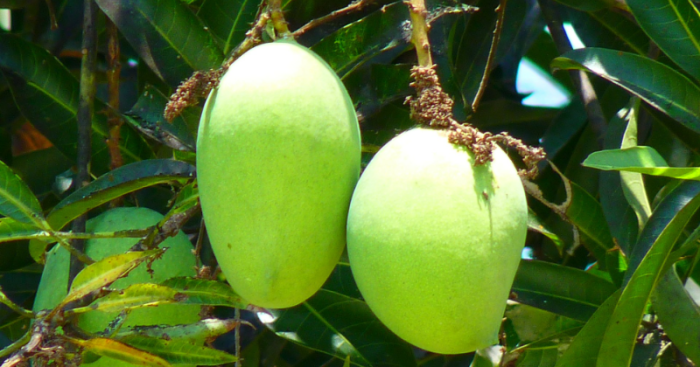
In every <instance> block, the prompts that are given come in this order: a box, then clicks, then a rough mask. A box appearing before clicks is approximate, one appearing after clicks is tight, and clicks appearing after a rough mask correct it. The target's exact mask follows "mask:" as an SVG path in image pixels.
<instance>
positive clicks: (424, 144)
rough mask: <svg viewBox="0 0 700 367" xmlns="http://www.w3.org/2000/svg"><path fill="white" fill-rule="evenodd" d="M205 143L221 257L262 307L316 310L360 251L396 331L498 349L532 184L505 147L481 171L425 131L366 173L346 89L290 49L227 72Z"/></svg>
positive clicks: (367, 282)
mask: <svg viewBox="0 0 700 367" xmlns="http://www.w3.org/2000/svg"><path fill="white" fill-rule="evenodd" d="M197 149H198V151H197V170H198V183H199V189H200V197H201V203H202V210H203V214H204V218H205V221H206V225H207V231H208V233H209V237H210V240H211V244H212V247H213V249H214V253H215V255H216V257H217V259H218V262H219V264H220V266H221V268H222V270H223V272H224V274H225V275H226V278H227V280H228V282H229V283H230V284H231V286H232V287H233V289H234V290H235V291H236V292H237V293H238V294H240V295H241V296H242V297H243V298H245V299H246V300H248V301H249V302H251V303H252V304H255V305H258V306H261V307H268V308H286V307H291V306H295V305H297V304H299V303H301V302H303V301H305V300H306V299H307V298H309V297H311V296H312V295H313V294H314V293H315V292H316V291H317V290H318V289H319V288H320V287H321V286H322V285H323V283H324V282H325V280H326V279H327V278H328V276H329V274H330V273H331V271H332V270H333V268H334V267H335V265H336V263H337V262H338V259H339V258H340V256H341V254H342V252H343V249H344V247H345V245H346V243H347V248H348V256H349V259H350V267H351V269H352V272H353V275H354V277H355V280H356V282H357V285H358V287H359V289H360V291H361V293H362V296H363V297H364V298H365V300H366V302H367V304H368V305H369V307H370V308H371V309H372V311H373V312H374V313H375V314H376V316H377V317H378V318H379V319H380V320H381V321H382V322H383V323H384V324H385V325H386V326H387V327H388V328H389V329H391V330H392V331H394V332H395V333H396V334H397V335H398V336H400V337H402V338H403V339H405V340H406V341H408V342H410V343H412V344H414V345H416V346H418V347H420V348H423V349H426V350H429V351H433V352H438V353H447V354H454V353H465V352H470V351H473V350H476V349H479V348H484V347H486V346H489V345H492V344H494V343H496V342H497V334H498V331H499V328H500V324H501V318H502V316H503V311H504V308H505V305H506V299H507V297H508V294H509V290H510V287H511V285H512V282H513V278H514V276H515V272H516V269H517V266H518V262H519V259H520V254H521V250H522V248H523V245H524V242H525V234H526V230H527V203H526V200H525V194H524V191H523V187H522V184H521V181H520V178H519V176H518V174H517V172H516V169H515V168H514V166H513V164H512V162H511V161H510V159H509V158H508V156H507V155H506V154H505V153H504V152H503V151H502V150H500V149H496V151H494V156H493V158H494V159H493V161H492V162H490V163H488V164H486V165H483V166H474V156H473V154H472V153H471V152H469V151H468V150H467V149H466V148H465V147H462V146H456V145H453V144H450V143H449V142H448V139H447V133H446V132H445V131H439V130H434V129H429V128H416V129H413V130H410V131H407V132H404V133H403V134H400V135H399V136H397V137H396V138H394V139H393V140H392V141H390V142H389V143H388V144H386V145H385V146H384V147H383V148H382V149H381V150H380V151H379V152H378V153H377V154H376V156H375V157H374V158H373V160H372V161H371V163H370V164H369V165H368V167H367V168H366V170H365V171H364V173H363V174H362V176H361V178H360V155H361V142H360V129H359V125H358V121H357V117H356V115H355V110H354V107H353V104H352V101H351V99H350V97H349V96H348V93H347V91H346V90H345V88H344V86H343V84H342V82H341V80H340V79H339V78H338V77H337V75H336V74H335V72H334V71H333V70H332V69H331V67H330V66H329V65H328V64H326V63H325V62H324V60H322V59H321V58H320V57H319V56H318V55H316V54H314V53H313V52H311V51H310V50H308V49H306V48H304V47H302V46H300V45H298V44H296V43H294V42H290V41H278V42H274V43H269V44H264V45H261V46H258V47H256V48H254V49H252V50H251V51H249V52H247V53H246V54H244V55H243V56H242V57H241V58H240V59H238V60H237V61H236V62H235V63H234V64H233V65H232V66H231V67H230V69H229V70H228V71H227V72H226V74H225V75H224V77H223V79H222V80H221V82H220V84H219V87H218V89H216V90H215V91H213V92H212V94H211V95H210V96H209V98H208V100H207V103H206V105H205V107H204V111H203V113H202V117H201V121H200V126H199V135H198V141H197ZM358 178H359V182H358Z"/></svg>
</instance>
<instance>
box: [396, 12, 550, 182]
mask: <svg viewBox="0 0 700 367" xmlns="http://www.w3.org/2000/svg"><path fill="white" fill-rule="evenodd" d="M501 1H502V3H501V5H503V2H504V0H501ZM405 3H406V5H407V6H408V9H409V11H410V13H411V24H412V25H413V34H412V36H411V40H412V42H413V44H414V45H415V48H416V54H417V56H418V62H419V66H416V67H414V68H413V69H412V70H411V78H413V80H414V82H413V83H411V86H412V87H413V88H415V89H416V91H417V92H418V96H417V97H413V96H409V97H408V98H406V103H408V104H410V106H411V118H412V119H414V120H416V122H418V123H420V124H423V125H428V126H434V127H443V128H447V129H449V130H450V134H449V137H448V139H449V141H450V143H453V144H459V145H464V146H466V147H467V148H469V150H470V151H472V152H473V153H474V164H475V165H481V164H485V163H486V162H489V161H491V160H492V159H493V157H492V154H491V152H492V151H493V150H494V149H495V148H496V143H501V144H505V145H508V146H511V147H514V148H516V149H517V151H518V154H520V156H521V157H523V162H524V163H525V165H526V166H527V169H526V170H519V172H518V173H519V174H520V175H521V176H523V177H535V176H536V175H537V163H538V162H539V161H541V160H543V159H544V158H545V153H544V150H543V149H542V148H533V147H529V146H527V145H525V144H524V143H523V142H522V141H521V140H519V139H515V138H513V137H512V136H510V135H508V133H505V132H504V133H500V134H491V133H488V132H486V133H482V132H481V131H479V129H477V128H475V127H474V126H472V125H470V124H466V123H465V124H460V123H459V122H457V120H455V119H454V116H453V115H452V107H453V106H454V101H453V100H452V98H451V97H450V96H449V95H448V94H447V93H445V92H444V91H443V90H442V87H441V86H440V80H439V78H438V75H437V72H436V71H435V66H436V65H433V63H432V58H431V56H430V41H429V39H428V28H429V27H428V25H427V23H426V21H425V18H426V15H427V12H426V11H425V2H424V0H411V1H410V3H409V2H405ZM503 9H505V8H503ZM496 42H497V41H496ZM492 47H495V46H493V45H492Z"/></svg>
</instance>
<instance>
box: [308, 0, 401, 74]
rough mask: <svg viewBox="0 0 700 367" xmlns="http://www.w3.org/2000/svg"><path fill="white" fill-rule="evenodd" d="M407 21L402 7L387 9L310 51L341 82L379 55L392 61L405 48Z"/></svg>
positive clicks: (338, 32) (399, 5) (333, 36)
mask: <svg viewBox="0 0 700 367" xmlns="http://www.w3.org/2000/svg"><path fill="white" fill-rule="evenodd" d="M408 19H409V15H408V9H407V8H406V5H404V4H402V3H394V4H391V5H387V6H385V7H383V8H382V9H380V10H377V11H375V12H373V13H372V14H370V15H368V16H366V17H364V18H362V19H360V20H358V21H356V22H353V23H350V24H348V25H347V26H345V27H343V28H341V29H339V30H338V31H336V32H334V33H333V34H331V35H330V36H328V37H326V38H324V39H322V40H321V41H319V42H318V43H317V44H315V45H313V46H312V47H311V50H313V51H314V52H316V53H317V54H318V55H319V56H321V57H322V58H323V59H324V60H326V62H327V63H328V65H330V66H331V68H333V70H335V71H336V73H338V76H339V77H340V78H341V79H343V78H345V76H346V75H348V74H349V73H350V72H351V71H352V70H353V69H355V68H357V67H358V66H360V65H362V64H363V63H365V62H367V61H368V60H369V59H373V58H375V57H377V56H379V55H383V56H382V57H383V58H384V59H386V61H385V62H388V61H391V59H393V58H394V57H395V56H396V55H398V54H400V53H401V52H403V50H405V49H406V47H407V46H408V40H407V39H406V38H405V37H404V36H405V35H404V33H403V32H404V30H403V27H402V26H403V25H404V24H405V22H407V21H408Z"/></svg>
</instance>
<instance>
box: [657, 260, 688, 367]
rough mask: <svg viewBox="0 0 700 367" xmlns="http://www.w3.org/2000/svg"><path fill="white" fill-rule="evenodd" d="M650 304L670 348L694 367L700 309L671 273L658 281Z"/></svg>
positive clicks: (668, 272) (674, 273) (674, 274)
mask: <svg viewBox="0 0 700 367" xmlns="http://www.w3.org/2000/svg"><path fill="white" fill-rule="evenodd" d="M651 302H652V305H653V306H654V310H655V311H656V312H657V315H658V317H659V321H660V322H661V325H662V326H663V328H664V331H665V332H666V334H668V336H669V337H670V338H671V341H673V345H675V346H676V347H678V349H680V351H681V352H683V354H685V355H686V356H687V357H688V358H690V359H691V360H692V361H693V362H695V364H696V365H697V364H698V363H700V307H699V306H698V304H697V303H695V301H694V300H693V298H691V297H690V295H689V294H688V292H686V290H685V289H684V288H683V283H681V280H680V279H678V276H677V275H676V272H675V271H674V270H673V269H669V270H668V271H667V272H666V274H665V275H664V276H663V278H661V280H659V284H658V285H657V286H656V288H655V290H654V293H652V295H651Z"/></svg>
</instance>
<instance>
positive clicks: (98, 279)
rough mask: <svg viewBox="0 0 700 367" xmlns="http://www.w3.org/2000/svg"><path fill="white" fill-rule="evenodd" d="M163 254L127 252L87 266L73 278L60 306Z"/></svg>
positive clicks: (162, 250)
mask: <svg viewBox="0 0 700 367" xmlns="http://www.w3.org/2000/svg"><path fill="white" fill-rule="evenodd" d="M163 252H165V250H164V249H154V250H148V251H134V252H128V253H126V254H120V255H113V256H107V257H105V258H104V259H102V260H100V261H97V262H95V263H94V264H91V265H88V266H87V267H85V269H83V270H81V271H80V272H79V273H78V275H76V276H75V279H73V284H71V287H70V290H69V292H68V295H67V296H66V298H64V299H63V301H62V302H61V304H62V305H65V304H67V303H69V302H71V301H74V300H77V299H80V298H82V297H85V296H86V295H88V294H90V293H91V292H94V291H96V290H99V289H102V287H106V286H108V285H110V284H112V283H113V282H114V281H116V280H117V279H119V278H122V277H124V276H125V275H126V274H128V273H129V272H130V271H131V270H133V269H135V268H136V267H137V266H138V265H139V264H141V263H142V262H144V261H146V260H148V259H150V258H152V257H155V256H160V255H161V254H162V253H163Z"/></svg>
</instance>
